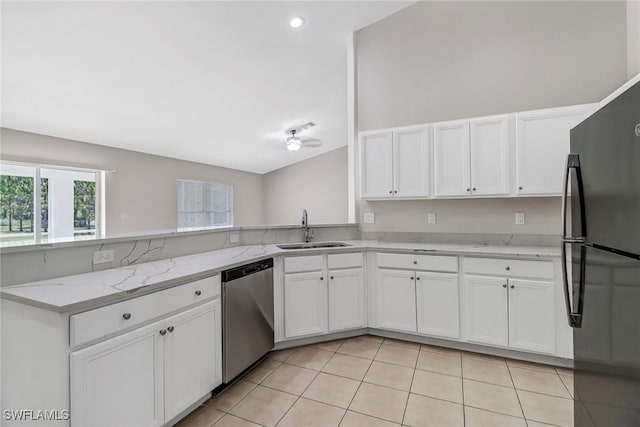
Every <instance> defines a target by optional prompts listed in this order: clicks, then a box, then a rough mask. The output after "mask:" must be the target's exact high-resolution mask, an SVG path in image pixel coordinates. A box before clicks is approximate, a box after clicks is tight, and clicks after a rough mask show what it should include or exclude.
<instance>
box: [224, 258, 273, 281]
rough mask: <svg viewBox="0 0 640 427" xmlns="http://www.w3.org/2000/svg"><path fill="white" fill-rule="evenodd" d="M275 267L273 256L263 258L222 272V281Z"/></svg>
mask: <svg viewBox="0 0 640 427" xmlns="http://www.w3.org/2000/svg"><path fill="white" fill-rule="evenodd" d="M272 268H273V258H267V259H263V260H261V261H256V262H252V263H251V264H246V265H241V266H240V267H236V268H232V269H231V270H226V271H223V272H222V281H223V282H225V283H226V282H231V281H233V280H237V279H241V278H243V277H245V276H250V275H252V274H256V273H260V272H261V271H266V270H270V269H272Z"/></svg>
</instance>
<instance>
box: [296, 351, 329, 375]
mask: <svg viewBox="0 0 640 427" xmlns="http://www.w3.org/2000/svg"><path fill="white" fill-rule="evenodd" d="M331 356H333V353H332V352H330V351H325V350H320V349H319V348H313V347H302V348H299V349H297V350H296V352H295V353H293V354H292V355H291V356H289V358H288V359H287V363H288V364H290V365H296V366H300V367H302V368H308V369H313V370H315V371H319V370H320V369H322V367H323V366H324V365H325V364H326V363H327V362H328V361H329V359H331Z"/></svg>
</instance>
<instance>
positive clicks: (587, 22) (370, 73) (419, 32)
mask: <svg viewBox="0 0 640 427" xmlns="http://www.w3.org/2000/svg"><path fill="white" fill-rule="evenodd" d="M626 7H627V6H626V3H625V2H608V1H607V2H591V1H579V2H578V1H575V2H571V1H570V2H556V1H553V2H547V1H542V2H532V1H529V2H519V1H517V2H485V1H478V2H432V1H425V2H418V3H416V4H415V5H413V6H410V7H408V8H406V9H403V10H401V11H400V12H398V13H396V14H394V15H391V16H390V17H388V18H386V19H383V20H382V21H379V22H377V23H375V24H373V25H371V26H368V27H366V28H364V29H362V30H360V31H358V32H357V33H356V37H355V40H356V55H357V57H356V60H357V79H358V81H357V90H358V94H357V103H358V120H357V123H358V130H359V131H364V130H371V129H380V128H385V127H394V126H401V125H410V124H416V123H426V122H431V121H439V120H447V119H455V118H462V117H474V116H482V115H489V114H494V113H504V112H511V111H519V110H529V109H537V108H544V107H556V106H561V105H571V104H581V103H587V102H594V101H600V100H602V99H603V98H604V97H605V96H606V95H608V94H609V93H610V92H612V91H613V90H614V89H616V88H617V87H618V86H620V85H621V84H622V83H624V82H625V81H626V76H627V52H626V44H627V42H626V39H627V33H626V27H627V25H626Z"/></svg>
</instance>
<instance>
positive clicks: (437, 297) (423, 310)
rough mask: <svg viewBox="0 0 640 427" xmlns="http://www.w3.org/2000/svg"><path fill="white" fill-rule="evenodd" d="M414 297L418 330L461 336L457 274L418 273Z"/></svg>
mask: <svg viewBox="0 0 640 427" xmlns="http://www.w3.org/2000/svg"><path fill="white" fill-rule="evenodd" d="M416 298H417V309H418V332H420V333H421V334H427V335H437V336H441V337H448V338H460V321H459V314H460V313H459V309H458V305H459V299H458V275H457V274H451V273H418V274H417V277H416Z"/></svg>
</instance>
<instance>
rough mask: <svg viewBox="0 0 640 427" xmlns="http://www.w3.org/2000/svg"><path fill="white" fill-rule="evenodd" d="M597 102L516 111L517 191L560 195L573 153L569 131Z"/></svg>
mask: <svg viewBox="0 0 640 427" xmlns="http://www.w3.org/2000/svg"><path fill="white" fill-rule="evenodd" d="M596 107H597V104H587V105H577V106H572V107H562V108H551V109H547V110H537V111H529V112H525V113H518V114H516V194H519V195H536V196H542V195H551V196H552V195H559V194H560V193H561V192H562V185H563V182H562V180H563V175H564V167H565V162H566V158H567V154H569V131H570V130H571V128H573V127H574V126H576V125H577V124H578V123H580V122H581V121H582V120H584V119H585V118H586V117H587V116H588V115H589V114H590V113H592V112H593V111H594V110H595V109H596Z"/></svg>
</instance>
